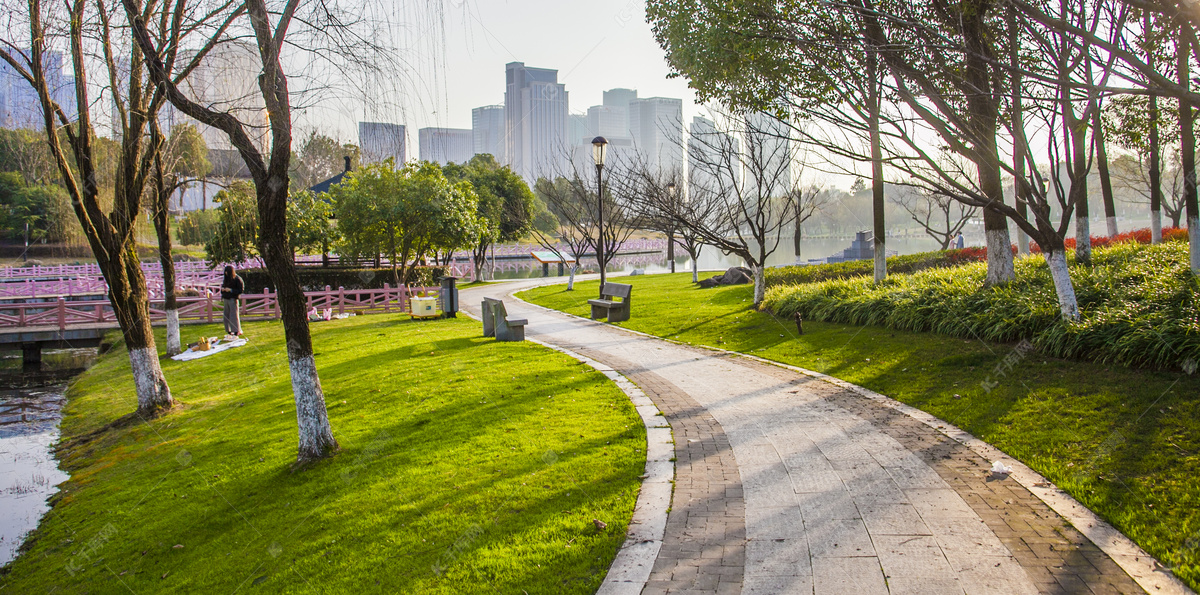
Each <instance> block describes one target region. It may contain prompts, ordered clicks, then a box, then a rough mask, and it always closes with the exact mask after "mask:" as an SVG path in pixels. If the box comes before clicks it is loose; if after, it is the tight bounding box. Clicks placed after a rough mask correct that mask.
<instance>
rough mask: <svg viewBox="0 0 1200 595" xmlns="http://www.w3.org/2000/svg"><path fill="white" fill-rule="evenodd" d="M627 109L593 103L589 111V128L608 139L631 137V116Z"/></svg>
mask: <svg viewBox="0 0 1200 595" xmlns="http://www.w3.org/2000/svg"><path fill="white" fill-rule="evenodd" d="M625 110H626V108H623V107H616V106H609V105H593V106H592V107H589V108H588V112H587V121H588V128H590V129H592V130H594V131H595V132H596V134H598V135H600V136H603V137H604V138H606V139H614V138H630V136H629V117H628V115H627V113H626V111H625Z"/></svg>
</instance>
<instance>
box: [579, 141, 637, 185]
mask: <svg viewBox="0 0 1200 595" xmlns="http://www.w3.org/2000/svg"><path fill="white" fill-rule="evenodd" d="M589 140H590V139H589ZM604 140H606V141H608V148H607V155H606V156H605V158H604V161H605V171H606V172H612V171H613V170H614V169H616V168H619V167H621V166H622V165H623V164H629V163H633V162H634V160H635V159H636V158H637V152H636V151H635V150H634V147H633V139H630V138H621V137H619V136H614V137H613V138H608V137H605V138H604ZM595 159H596V158H595V157H594V156H593V154H592V143H591V142H587V143H583V144H579V145H575V147H574V148H573V149H572V150H571V165H572V166H573V167H574V168H575V171H576V172H578V173H579V175H581V176H583V177H584V179H588V180H594V177H593V176H595V172H596V160H595ZM605 179H608V174H605Z"/></svg>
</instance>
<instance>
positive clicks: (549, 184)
mask: <svg viewBox="0 0 1200 595" xmlns="http://www.w3.org/2000/svg"><path fill="white" fill-rule="evenodd" d="M577 190H578V188H577V186H576V185H574V184H572V183H571V182H569V181H568V180H567V179H566V178H558V179H555V180H553V181H552V180H548V179H546V178H541V179H539V180H538V181H537V183H535V184H534V192H535V193H536V194H537V196H539V197H541V199H542V201H543V202H544V203H545V204H546V208H547V209H548V210H549V211H550V215H551V217H553V218H554V221H555V229H554V231H553V233H547V232H545V231H543V230H541V229H538V228H537V227H536V226H535V227H534V228H533V236H534V238H536V239H537V242H538V244H540V245H541V246H542V247H543V248H545V249H546V250H548V251H550V252H552V253H554V255H555V256H557V257H558V258H559V259H560V260H561V261H562V262H563V263H564V264H569V269H568V275H569V276H568V277H567V291H574V290H575V273H576V272H577V271H578V270H579V267H580V264H579V263H580V261H581V260H582V259H583V255H584V254H585V253H586V252H587V250H588V246H590V245H591V242H590V240H589V237H588V231H589V230H588V229H587V228H586V227H583V226H578V225H575V224H573V223H572V221H574V220H576V219H579V218H584V217H586V212H587V209H588V208H589V207H588V206H587V205H584V204H581V203H582V202H583V201H585V200H589V199H590V200H594V198H595V196H594V195H592V196H589V195H588V194H587V193H586V192H577Z"/></svg>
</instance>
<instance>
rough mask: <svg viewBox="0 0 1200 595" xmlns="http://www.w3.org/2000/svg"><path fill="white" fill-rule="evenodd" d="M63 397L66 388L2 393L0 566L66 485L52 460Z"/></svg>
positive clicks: (7, 390) (10, 559) (65, 475)
mask: <svg viewBox="0 0 1200 595" xmlns="http://www.w3.org/2000/svg"><path fill="white" fill-rule="evenodd" d="M65 391H66V385H58V386H49V387H44V388H24V389H0V510H2V511H4V512H3V513H2V514H0V565H4V564H7V563H8V562H10V561H12V559H13V558H15V557H16V554H17V549H18V548H19V547H21V543H22V542H24V540H25V536H26V535H27V534H28V533H29V532H30V531H32V530H33V529H34V528H36V527H37V524H38V521H40V520H41V518H42V515H44V514H46V512H47V511H48V510H50V505H49V504H48V503H47V500H48V499H49V498H50V496H52V495H54V493H55V492H57V491H58V485H59V484H60V483H62V482H64V481H66V480H67V479H68V475H67V474H66V473H64V472H63V471H61V470H60V469H59V468H58V461H57V460H56V459H55V458H54V444H55V442H57V441H58V435H59V434H58V432H59V430H58V422H59V421H60V420H61V419H62V407H63V404H64V403H65V402H66V398H65V397H64V396H63V395H64V393H65Z"/></svg>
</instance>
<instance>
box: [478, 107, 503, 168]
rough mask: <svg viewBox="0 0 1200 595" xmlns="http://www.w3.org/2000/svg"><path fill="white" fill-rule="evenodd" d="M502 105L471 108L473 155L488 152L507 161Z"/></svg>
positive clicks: (501, 161) (497, 159) (498, 159)
mask: <svg viewBox="0 0 1200 595" xmlns="http://www.w3.org/2000/svg"><path fill="white" fill-rule="evenodd" d="M504 125H505V124H504V106H503V105H485V106H483V107H477V108H475V109H473V110H471V142H472V144H473V150H474V154H475V155H481V154H485V153H486V154H489V155H491V156H493V157H495V158H496V161H497V162H499V163H501V164H505V163H507V159H508V157H507V155H505V152H506V146H505V135H504Z"/></svg>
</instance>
